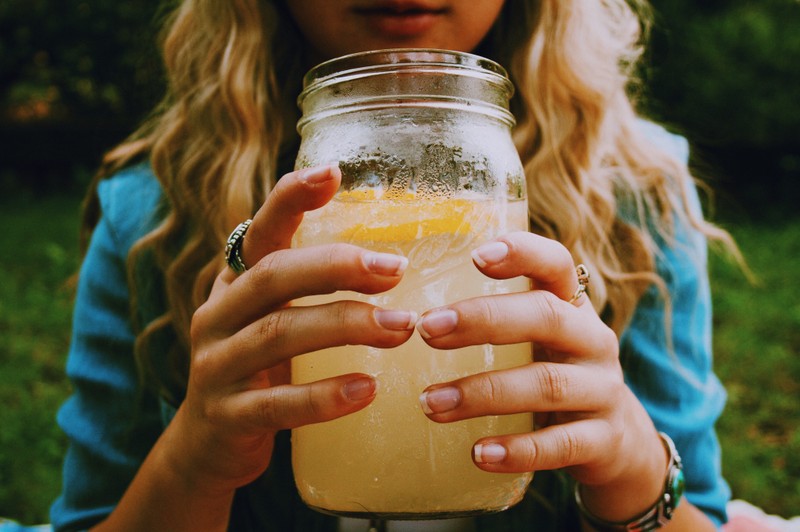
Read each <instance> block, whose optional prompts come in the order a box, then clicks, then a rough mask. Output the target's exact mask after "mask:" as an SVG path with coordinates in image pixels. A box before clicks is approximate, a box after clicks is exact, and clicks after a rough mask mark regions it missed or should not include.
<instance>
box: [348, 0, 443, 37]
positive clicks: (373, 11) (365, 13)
mask: <svg viewBox="0 0 800 532" xmlns="http://www.w3.org/2000/svg"><path fill="white" fill-rule="evenodd" d="M353 11H354V12H355V13H356V14H357V15H359V16H361V17H364V18H365V19H366V20H367V22H368V23H369V24H370V26H371V28H372V29H374V30H375V31H376V32H379V33H381V34H383V35H385V36H387V37H400V38H402V37H414V36H418V35H421V34H423V33H425V32H426V31H428V30H429V29H430V28H431V27H432V26H433V25H434V24H436V22H437V20H439V19H440V18H441V17H442V16H444V15H446V14H447V11H448V9H447V8H438V7H431V6H427V5H424V4H422V3H414V2H384V3H380V4H377V5H370V6H363V7H356V8H354V10H353Z"/></svg>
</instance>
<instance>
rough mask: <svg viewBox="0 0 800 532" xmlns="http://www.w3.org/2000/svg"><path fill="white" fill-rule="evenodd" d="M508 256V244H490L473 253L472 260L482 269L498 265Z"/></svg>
mask: <svg viewBox="0 0 800 532" xmlns="http://www.w3.org/2000/svg"><path fill="white" fill-rule="evenodd" d="M507 256H508V244H506V243H505V242H489V243H488V244H484V245H482V246H480V247H479V248H477V249H475V250H473V251H472V260H474V261H475V264H477V265H478V266H480V267H481V268H485V267H486V266H488V265H492V264H497V263H498V262H501V261H502V260H503V259H505V258H506V257H507Z"/></svg>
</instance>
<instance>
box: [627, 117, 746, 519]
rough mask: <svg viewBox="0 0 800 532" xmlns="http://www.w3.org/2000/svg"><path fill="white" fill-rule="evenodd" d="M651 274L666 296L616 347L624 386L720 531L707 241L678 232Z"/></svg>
mask: <svg viewBox="0 0 800 532" xmlns="http://www.w3.org/2000/svg"><path fill="white" fill-rule="evenodd" d="M657 135H660V136H661V138H660V139H659V138H658V136H657V137H656V139H655V140H656V142H661V143H664V142H671V143H673V148H674V149H673V150H672V151H673V153H676V154H677V156H678V157H679V158H681V159H684V158H685V157H686V154H687V147H686V141H685V140H684V139H682V138H680V137H675V136H669V134H668V133H666V131H663V130H661V131H658V132H657ZM690 192H691V196H690V198H689V200H690V205H689V207H690V208H691V209H695V210H696V212H699V209H700V204H699V199H698V198H697V193H696V190H695V189H694V188H692V189H691V191H690ZM656 268H657V271H658V273H659V274H660V275H661V277H662V279H664V281H665V283H666V293H667V294H668V295H667V296H666V297H665V296H664V295H663V294H662V293H661V291H659V289H658V288H657V287H655V286H653V287H651V288H650V289H649V290H648V292H646V293H645V295H644V296H643V298H642V300H641V301H640V303H639V305H638V307H637V309H636V312H635V313H634V316H633V319H632V322H631V324H630V326H629V327H628V329H627V330H626V332H625V333H624V334H623V336H622V339H621V356H622V363H623V367H624V369H625V378H626V381H627V383H628V385H629V386H630V388H631V389H632V390H633V392H634V393H635V394H636V396H637V397H638V398H639V400H640V401H641V402H642V404H643V405H644V407H645V408H646V409H647V411H648V412H649V414H650V417H651V418H652V419H653V422H654V423H655V425H656V427H657V428H658V429H659V430H661V431H664V432H666V433H667V434H669V435H670V437H671V438H672V439H673V440H674V441H675V445H676V447H677V448H678V452H679V453H680V455H681V458H682V460H683V464H684V473H685V477H686V497H687V499H688V500H689V501H691V503H692V504H694V505H695V506H697V507H698V508H700V509H701V510H702V511H704V512H705V513H706V514H707V515H708V516H709V517H710V518H711V519H712V520H713V521H714V522H715V524H716V525H717V526H720V525H721V524H722V523H724V522H725V521H726V519H727V516H726V513H725V507H726V504H727V502H728V500H729V498H730V489H729V487H728V485H727V483H726V482H725V480H724V478H723V477H722V472H721V450H720V445H719V441H718V439H717V436H716V431H715V428H714V425H715V423H716V421H717V419H718V418H719V416H720V415H721V413H722V410H723V408H724V405H725V400H726V393H725V390H724V388H723V386H722V384H721V383H720V381H719V379H718V378H717V376H716V375H715V374H714V370H713V356H712V347H711V329H712V322H711V293H710V288H709V279H708V272H707V251H706V240H705V238H704V237H703V235H702V234H700V233H699V232H697V231H695V230H694V229H692V228H689V227H685V226H679V227H677V228H676V235H675V240H674V242H671V243H669V244H667V243H662V247H661V251H660V253H659V254H658V255H657V257H656Z"/></svg>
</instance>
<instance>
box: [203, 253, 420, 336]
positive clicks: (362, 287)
mask: <svg viewBox="0 0 800 532" xmlns="http://www.w3.org/2000/svg"><path fill="white" fill-rule="evenodd" d="M407 265H408V259H406V258H405V257H402V256H399V255H393V254H388V253H376V252H372V251H368V250H364V249H362V248H359V247H356V246H353V245H350V244H331V245H326V246H315V247H310V248H298V249H286V250H280V251H276V252H274V253H271V254H269V255H267V256H266V257H264V258H263V259H261V260H260V261H259V262H258V263H257V264H256V265H255V266H253V267H252V268H251V269H250V270H248V271H247V272H245V273H244V274H242V277H241V282H236V283H233V284H231V285H230V286H229V287H228V289H227V290H226V291H225V294H224V297H215V298H213V299H211V301H210V302H211V305H209V307H208V308H207V309H204V310H203V313H201V315H200V317H199V318H200V320H201V322H202V323H203V324H204V325H207V326H211V327H214V328H215V329H216V330H218V331H220V332H221V333H222V335H224V336H227V334H225V332H226V331H230V330H236V329H239V328H241V327H243V326H245V325H246V324H248V323H251V322H253V321H254V320H256V319H258V318H260V317H262V316H264V315H265V314H266V313H268V312H269V311H271V310H273V309H275V308H278V307H280V306H283V305H285V304H286V303H287V302H288V301H290V300H293V299H297V298H300V297H304V296H308V295H316V294H330V293H333V292H336V291H338V290H353V291H356V292H360V293H365V294H374V293H378V292H383V291H386V290H389V289H390V288H392V287H394V286H395V285H396V284H397V283H399V282H400V279H401V278H402V275H403V273H404V271H405V269H406V267H407ZM206 312H207V313H208V314H209V315H208V316H206V315H205V313H206Z"/></svg>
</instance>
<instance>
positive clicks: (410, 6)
mask: <svg viewBox="0 0 800 532" xmlns="http://www.w3.org/2000/svg"><path fill="white" fill-rule="evenodd" d="M354 10H355V11H356V12H357V13H366V14H379V13H385V14H389V15H413V14H418V13H443V12H444V11H446V10H447V9H446V8H444V7H437V6H435V5H430V4H428V3H425V2H414V1H411V2H409V1H405V0H400V1H392V0H387V1H384V2H374V3H369V4H365V5H360V6H356V7H355V8H354Z"/></svg>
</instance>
